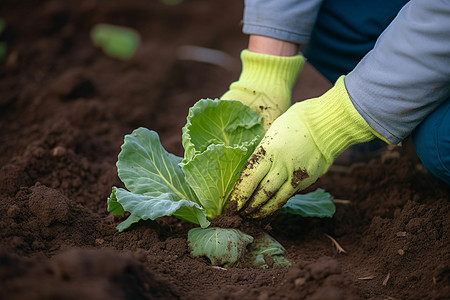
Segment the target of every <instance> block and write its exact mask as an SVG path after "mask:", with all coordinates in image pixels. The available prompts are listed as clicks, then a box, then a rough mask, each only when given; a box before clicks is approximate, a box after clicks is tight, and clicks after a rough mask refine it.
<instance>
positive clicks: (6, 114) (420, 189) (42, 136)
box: [0, 0, 450, 299]
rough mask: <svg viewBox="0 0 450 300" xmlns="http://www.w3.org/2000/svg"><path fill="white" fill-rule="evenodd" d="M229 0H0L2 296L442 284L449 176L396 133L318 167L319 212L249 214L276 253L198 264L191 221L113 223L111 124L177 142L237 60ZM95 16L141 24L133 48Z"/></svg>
mask: <svg viewBox="0 0 450 300" xmlns="http://www.w3.org/2000/svg"><path fill="white" fill-rule="evenodd" d="M242 6H243V4H242V3H241V2H240V1H225V0H223V1H222V0H220V1H219V0H216V1H208V0H186V1H184V2H183V3H182V4H180V5H176V6H169V5H165V4H163V3H162V2H160V1H156V0H152V1H138V0H131V1H118V0H109V1H100V0H97V1H95V0H80V1H75V0H72V1H62V0H61V1H56V0H54V1H31V0H20V1H2V2H1V3H0V8H1V9H0V11H1V15H0V17H2V18H4V20H5V21H6V24H7V27H6V29H5V31H4V32H3V33H2V35H1V36H0V40H1V41H4V42H6V43H7V47H8V52H7V55H6V57H5V58H4V59H3V61H1V62H0V78H1V80H0V89H1V94H0V95H1V96H0V128H1V130H0V153H1V154H2V155H1V156H0V298H1V299H450V296H449V295H450V279H449V275H450V268H449V262H450V242H449V241H450V240H449V232H450V211H449V207H450V205H449V201H448V199H449V195H450V188H449V187H448V186H446V185H445V184H443V183H441V182H439V181H438V180H436V179H434V178H432V177H430V176H429V175H427V174H426V172H424V171H423V167H422V166H421V165H420V163H419V162H418V161H417V160H416V159H415V158H414V157H413V156H412V155H411V149H409V148H408V149H407V147H403V148H395V149H393V150H390V151H389V152H386V153H385V154H383V155H382V156H381V157H378V158H376V159H373V160H372V161H370V162H368V163H359V164H354V165H352V166H351V167H349V168H340V167H332V169H331V170H330V172H329V173H327V174H326V175H325V176H324V177H323V178H322V179H320V180H319V181H318V182H317V183H316V184H315V185H314V187H311V189H314V188H317V187H321V188H323V189H325V190H327V191H328V192H330V193H331V194H332V195H333V196H334V197H335V198H336V199H340V200H345V201H337V202H338V203H337V212H336V214H335V216H334V217H333V218H331V219H315V218H312V219H306V218H302V217H299V216H288V215H277V216H274V217H272V218H271V219H270V220H265V221H264V222H263V223H261V224H256V225H258V226H264V229H265V230H267V231H268V232H269V233H270V234H271V235H272V236H274V237H275V238H276V239H277V240H278V241H279V242H280V243H281V244H282V245H284V246H285V248H286V250H287V257H288V258H289V259H290V260H291V261H292V262H293V266H292V267H290V268H286V269H267V270H261V269H252V268H229V269H223V268H217V267H212V266H210V265H209V263H208V261H207V260H206V259H203V258H196V259H194V258H192V257H191V256H190V255H189V250H188V246H187V242H186V238H187V231H188V230H189V229H190V228H192V227H193V225H192V224H188V223H185V222H182V221H179V220H178V219H175V218H172V217H165V218H161V219H159V220H156V221H145V222H144V221H141V222H140V223H138V224H137V225H135V226H133V227H132V228H131V229H130V230H128V231H125V232H122V233H119V232H117V230H116V229H115V226H116V225H117V224H118V223H119V222H120V221H121V220H123V218H124V217H122V216H113V215H111V214H109V213H108V212H107V211H106V199H107V197H108V196H109V194H110V192H111V187H112V186H114V185H116V186H122V184H121V183H120V181H119V179H118V177H117V171H116V167H115V162H116V160H117V154H118V153H119V151H120V145H121V144H122V142H123V136H124V135H125V134H127V133H130V132H131V131H132V130H133V129H134V128H136V127H139V126H143V127H147V128H150V129H152V130H155V131H157V132H158V133H159V134H160V136H161V141H162V143H163V145H164V146H165V147H166V149H167V150H168V151H169V152H172V153H175V154H177V155H182V147H181V127H182V126H183V125H184V123H185V118H186V115H187V112H188V108H189V107H190V106H192V105H193V104H194V103H195V102H196V101H197V100H198V99H200V98H216V97H220V95H221V94H222V93H223V92H224V91H226V89H227V87H228V85H229V84H230V83H231V82H232V81H233V80H235V79H236V78H237V76H238V75H239V71H240V65H239V61H238V57H239V52H240V50H242V49H244V48H245V47H246V37H245V36H243V35H242V33H241V29H240V20H241V15H242V9H243V7H242ZM100 22H105V23H112V24H117V25H125V26H129V27H132V28H135V29H136V30H137V31H139V32H140V34H141V35H142V44H141V46H140V47H139V49H138V52H137V53H136V54H135V56H134V57H133V58H132V59H130V60H128V61H120V60H116V59H113V58H110V57H108V56H106V55H104V54H103V53H102V52H101V51H100V50H99V49H98V48H95V47H93V46H92V44H91V42H90V40H89V31H90V29H91V28H92V27H93V26H94V25H95V24H97V23H100ZM187 44H190V45H197V46H202V47H209V48H214V49H219V50H222V51H224V52H226V53H228V54H230V55H231V56H233V57H234V58H236V63H235V65H230V66H227V67H228V68H223V67H220V66H216V65H212V64H206V63H199V62H194V61H187V60H181V59H179V58H178V56H177V53H179V52H177V49H179V47H180V46H182V45H187ZM307 70H308V68H307ZM305 74H312V75H311V76H316V77H311V76H309V75H302V76H301V78H300V79H299V81H298V84H297V85H296V89H295V91H296V92H295V95H296V99H300V98H302V97H310V96H316V95H318V94H320V93H321V92H322V91H323V88H324V85H323V84H322V85H311V84H310V83H311V82H313V81H314V80H313V79H314V78H318V79H319V81H320V77H317V74H314V73H307V72H306V73H305ZM322 80H323V79H322ZM316 82H317V81H316ZM322 83H323V82H322ZM321 87H322V89H321ZM325 87H326V84H325ZM329 237H332V238H334V239H336V240H337V241H338V243H339V244H340V245H341V246H342V247H343V249H344V250H345V252H339V251H338V249H337V248H336V247H335V246H334V244H333V243H332V241H331V239H330V238H329Z"/></svg>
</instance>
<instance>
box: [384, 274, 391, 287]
mask: <svg viewBox="0 0 450 300" xmlns="http://www.w3.org/2000/svg"><path fill="white" fill-rule="evenodd" d="M389 278H391V272H389V273H388V274H387V276H386V278H385V279H384V280H383V285H387V283H388V281H389Z"/></svg>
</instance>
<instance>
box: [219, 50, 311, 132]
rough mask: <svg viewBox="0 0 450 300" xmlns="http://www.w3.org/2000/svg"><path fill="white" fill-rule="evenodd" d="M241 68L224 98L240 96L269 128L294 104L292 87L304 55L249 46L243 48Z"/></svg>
mask: <svg viewBox="0 0 450 300" xmlns="http://www.w3.org/2000/svg"><path fill="white" fill-rule="evenodd" d="M241 60H242V72H241V75H240V77H239V80H238V81H236V82H233V83H232V84H231V85H230V88H229V90H228V91H227V92H226V93H225V94H224V95H223V96H222V97H221V99H222V100H237V101H240V102H242V103H244V104H245V105H247V106H249V107H250V108H252V109H253V110H254V111H256V112H257V113H258V114H259V115H261V116H262V117H263V118H264V128H265V129H266V130H267V129H268V128H269V127H270V125H271V124H272V123H273V121H274V120H275V119H276V118H277V117H278V116H279V115H281V114H282V113H284V112H285V111H286V110H287V109H288V108H289V106H290V105H291V94H292V87H293V85H294V83H295V81H296V79H297V77H298V74H299V73H300V70H301V69H302V67H303V65H304V63H305V59H304V57H303V56H302V55H296V56H275V55H267V54H261V53H256V52H251V51H249V50H243V51H242V52H241Z"/></svg>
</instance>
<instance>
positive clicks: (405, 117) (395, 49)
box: [345, 0, 450, 144]
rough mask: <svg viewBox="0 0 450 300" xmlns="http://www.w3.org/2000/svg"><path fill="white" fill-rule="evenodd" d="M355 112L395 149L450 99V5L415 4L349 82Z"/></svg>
mask: <svg viewBox="0 0 450 300" xmlns="http://www.w3.org/2000/svg"><path fill="white" fill-rule="evenodd" d="M345 84H346V87H347V91H348V93H349V95H350V99H351V100H352V102H353V104H354V106H355V108H356V109H357V110H358V112H359V113H360V114H361V116H362V117H363V118H364V119H365V120H366V121H367V123H368V124H369V125H370V126H371V127H372V128H373V129H374V130H376V131H377V132H378V133H379V134H381V135H382V136H383V137H385V138H386V139H387V140H388V141H389V142H391V143H393V144H397V143H399V142H400V141H401V140H403V139H404V138H406V137H407V136H408V135H410V133H411V132H412V131H413V130H414V128H415V127H416V126H417V125H418V124H420V123H421V122H422V121H423V120H424V119H425V118H426V117H427V115H429V114H430V113H431V112H432V111H433V110H435V109H436V108H438V107H439V105H441V104H442V103H443V102H444V101H446V100H447V99H449V98H450V1H449V0H445V1H439V0H412V1H410V2H409V3H408V4H406V5H405V6H404V7H403V8H402V10H401V11H400V12H399V14H398V15H397V17H396V18H395V19H394V20H393V21H392V23H391V24H390V25H389V26H388V28H386V30H385V31H384V32H383V33H382V34H381V36H380V37H379V38H378V40H377V43H376V44H375V46H374V48H373V50H372V51H370V52H369V53H368V54H367V55H366V56H365V57H364V58H363V59H362V60H361V62H360V63H359V64H358V65H357V66H356V67H355V69H354V70H353V71H351V72H350V73H349V74H348V75H347V76H346V78H345Z"/></svg>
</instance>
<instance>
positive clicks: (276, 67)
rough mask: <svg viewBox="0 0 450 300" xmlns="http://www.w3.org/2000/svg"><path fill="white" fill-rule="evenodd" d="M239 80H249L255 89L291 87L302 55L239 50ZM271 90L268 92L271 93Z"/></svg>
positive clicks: (300, 63) (299, 66)
mask: <svg viewBox="0 0 450 300" xmlns="http://www.w3.org/2000/svg"><path fill="white" fill-rule="evenodd" d="M241 61H242V72H241V76H240V77H239V82H241V83H242V82H251V84H252V85H251V87H252V88H254V89H255V90H260V91H265V90H267V89H269V90H273V89H280V88H281V89H286V88H287V89H288V90H289V91H290V90H291V89H292V87H293V85H294V83H295V80H296V79H297V77H298V74H299V73H300V71H301V69H302V67H303V65H304V63H305V58H304V57H303V55H300V54H299V55H295V56H275V55H267V54H261V53H256V52H251V51H249V50H243V51H242V52H241ZM271 93H272V92H269V94H271Z"/></svg>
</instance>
